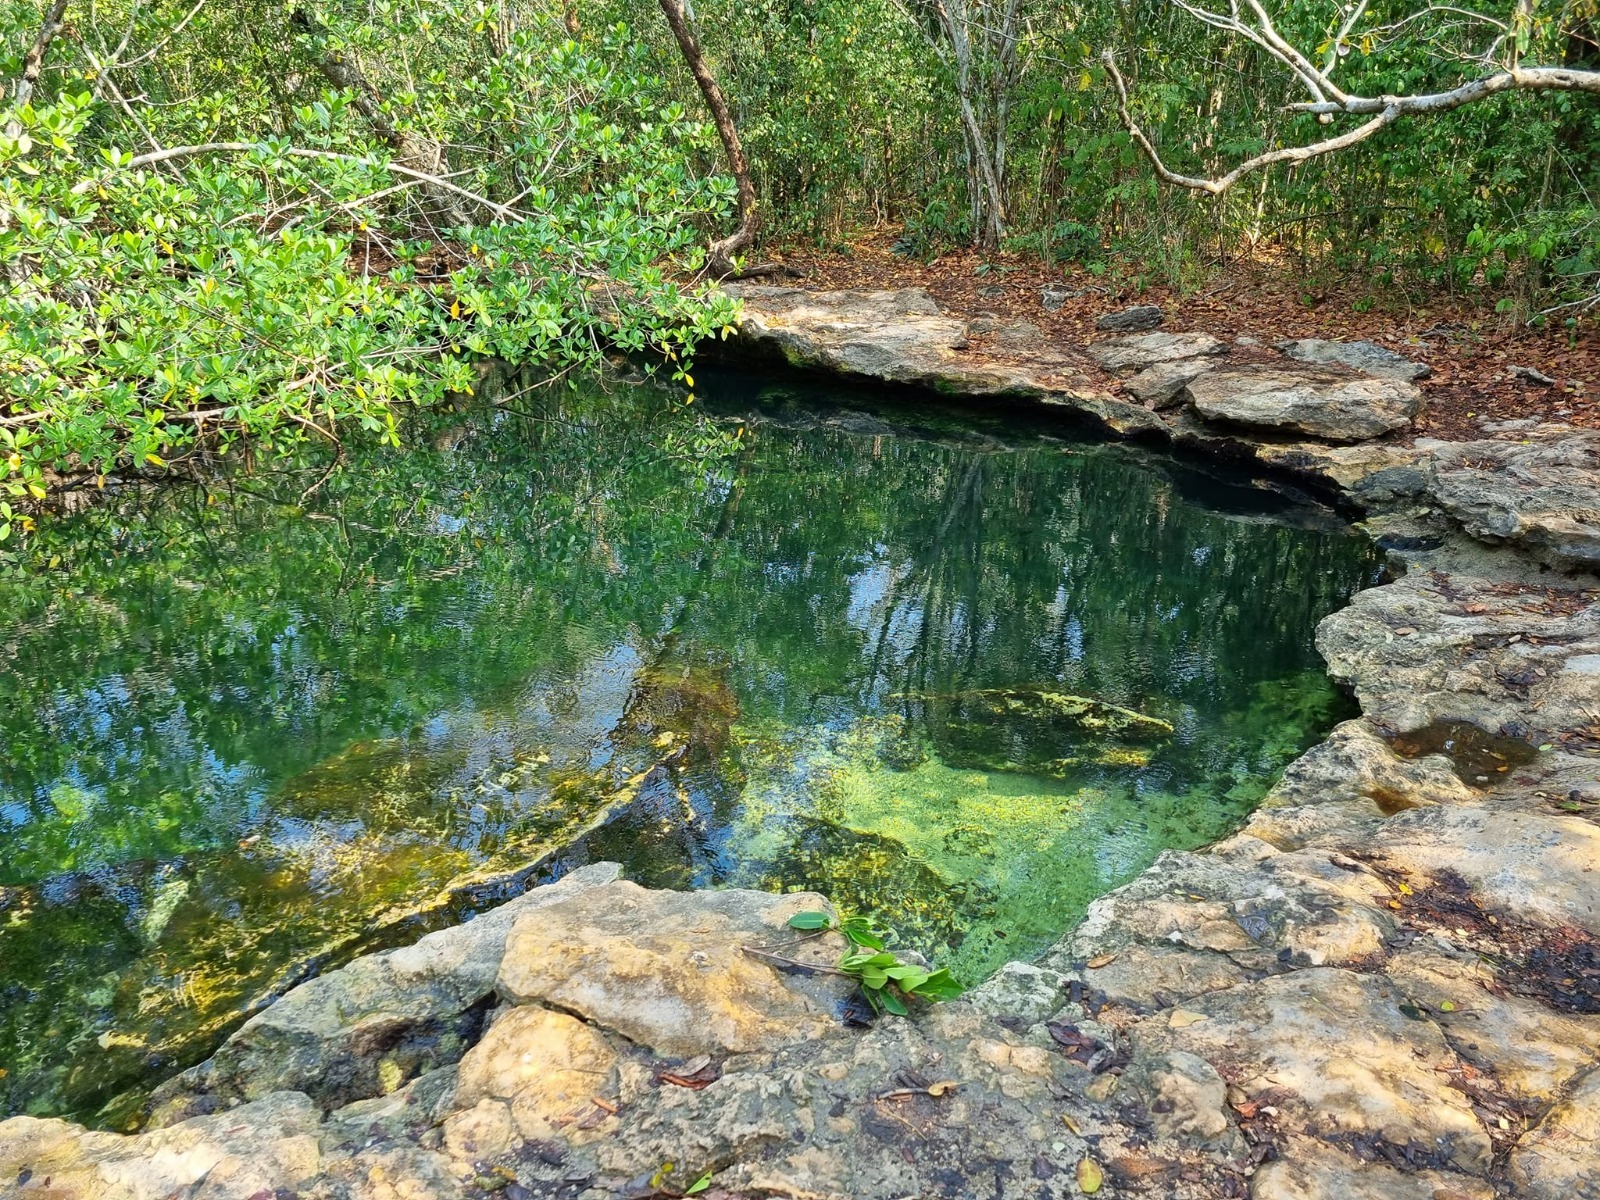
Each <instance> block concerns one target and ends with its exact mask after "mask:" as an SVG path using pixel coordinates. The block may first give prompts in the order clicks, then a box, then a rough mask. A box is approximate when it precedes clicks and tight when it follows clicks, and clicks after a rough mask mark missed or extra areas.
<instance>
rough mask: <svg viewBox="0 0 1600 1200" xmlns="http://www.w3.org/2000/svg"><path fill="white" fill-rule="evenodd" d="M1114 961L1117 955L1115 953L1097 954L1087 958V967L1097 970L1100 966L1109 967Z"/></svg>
mask: <svg viewBox="0 0 1600 1200" xmlns="http://www.w3.org/2000/svg"><path fill="white" fill-rule="evenodd" d="M1116 961H1117V956H1116V955H1115V954H1097V955H1095V956H1094V957H1093V958H1091V959H1090V960H1089V969H1090V970H1091V971H1098V970H1099V969H1100V968H1101V967H1109V966H1110V965H1111V964H1112V963H1114V962H1116Z"/></svg>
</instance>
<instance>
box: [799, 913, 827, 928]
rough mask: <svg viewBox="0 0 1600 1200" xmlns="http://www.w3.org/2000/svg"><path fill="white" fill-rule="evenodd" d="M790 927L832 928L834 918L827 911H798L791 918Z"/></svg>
mask: <svg viewBox="0 0 1600 1200" xmlns="http://www.w3.org/2000/svg"><path fill="white" fill-rule="evenodd" d="M789 928H790V929H805V930H815V929H832V928H833V918H832V917H830V916H829V915H828V914H827V913H825V912H798V913H795V915H794V916H792V917H790V918H789Z"/></svg>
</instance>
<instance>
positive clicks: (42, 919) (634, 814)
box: [0, 379, 1373, 1125]
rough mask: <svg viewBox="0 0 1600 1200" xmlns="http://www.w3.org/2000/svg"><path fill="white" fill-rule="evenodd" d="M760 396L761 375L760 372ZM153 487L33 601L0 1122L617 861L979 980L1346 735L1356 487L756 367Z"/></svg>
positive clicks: (112, 518)
mask: <svg viewBox="0 0 1600 1200" xmlns="http://www.w3.org/2000/svg"><path fill="white" fill-rule="evenodd" d="M758 392H759V394H758ZM715 393H716V394H714V395H712V396H711V397H709V400H710V405H709V407H710V408H711V409H712V415H709V416H708V415H707V413H706V411H705V409H706V408H707V407H708V406H707V404H706V399H707V398H704V397H703V398H702V400H701V402H700V403H697V404H695V405H692V406H687V407H686V406H684V405H682V404H679V403H676V402H673V401H670V400H669V399H668V398H666V397H665V396H664V395H663V394H661V393H659V392H656V391H653V390H650V389H648V388H644V387H633V388H616V389H613V390H612V391H610V392H609V393H593V394H581V395H580V394H574V393H570V392H569V393H564V394H561V395H559V396H556V397H550V396H547V395H543V394H542V393H540V392H538V391H531V392H527V393H525V394H521V395H514V396H510V397H506V396H502V397H501V400H502V403H503V405H504V407H502V408H500V409H498V410H493V411H491V410H488V409H486V408H485V409H480V410H477V411H475V412H467V413H461V414H455V415H436V416H433V417H430V418H429V419H428V420H427V421H426V422H419V423H418V424H417V426H416V427H415V428H414V429H413V430H412V431H411V441H412V444H413V449H412V451H411V452H409V453H407V454H379V453H374V454H371V455H358V456H357V457H356V459H355V460H354V461H353V462H351V463H350V464H349V465H348V466H347V467H346V468H345V469H344V470H341V471H338V472H335V473H334V474H332V475H331V476H329V477H328V478H327V479H326V480H325V481H324V482H322V483H321V484H320V486H317V487H316V488H315V490H313V491H311V492H310V494H309V495H307V494H306V492H307V489H308V488H311V487H312V485H313V484H316V483H317V482H318V480H319V478H320V476H321V471H320V470H319V469H308V470H303V471H282V472H277V473H266V474H254V475H248V474H240V475H238V476H236V477H233V478H224V479H217V480H212V481H210V482H209V483H206V484H195V485H182V486H178V487H169V488H163V489H160V490H157V491H137V492H133V491H130V492H127V493H125V494H123V495H121V496H118V497H115V498H114V499H113V500H112V501H111V502H110V503H107V504H104V505H100V506H97V507H95V508H94V509H92V510H90V511H88V512H86V513H85V514H83V515H82V516H80V517H77V518H74V519H72V520H71V521H65V522H62V523H60V524H58V525H57V526H56V527H55V528H54V529H53V530H52V531H51V532H50V534H49V536H50V537H51V538H54V539H56V541H57V542H58V543H59V544H58V547H57V549H58V551H59V553H61V555H62V556H63V557H64V558H65V559H66V560H67V561H68V562H69V563H70V564H71V572H72V573H71V574H70V575H66V574H64V573H63V572H61V571H57V572H55V573H44V574H40V575H36V576H34V577H32V578H29V579H23V580H15V581H11V582H7V583H4V584H0V605H3V611H5V612H6V613H7V614H8V616H9V617H10V618H11V626H10V629H9V631H8V632H7V634H6V647H5V649H6V653H7V658H8V661H9V668H8V670H7V671H6V672H5V673H4V675H3V676H0V722H3V727H4V728H3V732H4V736H5V739H6V746H7V752H6V753H5V755H4V761H3V764H0V845H3V847H4V853H3V855H0V1071H3V1072H4V1075H3V1077H0V1110H3V1111H5V1112H17V1111H28V1112H36V1113H71V1114H74V1115H77V1116H80V1117H87V1118H89V1119H93V1120H97V1121H99V1122H101V1123H107V1124H113V1125H118V1124H124V1123H126V1122H127V1120H129V1119H130V1117H131V1115H132V1114H133V1113H134V1112H135V1110H136V1108H137V1104H138V1102H139V1099H140V1097H141V1096H142V1095H143V1094H144V1092H145V1091H146V1090H147V1089H148V1088H149V1087H150V1086H151V1085H153V1083H154V1082H157V1081H159V1079H160V1078H162V1077H163V1076H164V1075H167V1074H170V1073H171V1072H172V1071H174V1070H176V1069H178V1068H180V1067H182V1066H184V1065H187V1064H188V1063H190V1062H193V1061H197V1060H198V1059H200V1058H202V1057H204V1056H205V1055H206V1054H207V1053H209V1051H210V1050H211V1049H212V1048H213V1047H214V1045H215V1044H216V1042H217V1040H218V1039H219V1038H220V1037H222V1036H224V1035H225V1034H226V1033H227V1032H228V1031H229V1030H230V1029H232V1028H233V1027H235V1026H236V1025H237V1024H238V1022H239V1021H240V1020H241V1019H242V1018H243V1016H244V1015H246V1014H248V1013H249V1012H251V1011H254V1010H255V1009H257V1008H259V1007H260V1006H261V1005H262V1004H264V1003H268V1002H270V1000H271V998H272V997H273V996H275V995H277V994H280V993H281V992H282V991H283V990H284V989H285V988H286V987H288V986H290V985H291V984H292V983H293V982H294V981H295V980H297V979H300V978H304V977H306V976H308V975H309V974H311V973H313V972H315V971H317V970H321V969H326V968H327V967H329V966H331V965H334V964H336V963H338V962H341V961H344V960H345V959H347V958H348V957H350V956H351V955H352V954H354V953H356V952H359V951H360V950H362V949H366V948H371V947H375V946H380V945H385V944H393V943H395V942H398V941H403V940H409V939H410V938H412V937H415V936H416V935H417V934H418V933H420V932H422V931H424V930H426V929H428V928H434V927H438V926H440V925H442V924H445V923H448V922H450V921H454V920H460V919H462V918H464V917H468V916H470V915H471V914H472V913H473V912H474V911H476V910H478V909H480V908H482V907H484V906H486V905H489V904H493V903H495V902H496V901H498V900H499V899H502V898H504V897H505V896H506V895H508V894H514V893H515V892H516V891H517V890H520V888H521V887H523V886H525V885H526V884H527V883H531V882H537V881H539V880H542V879H547V878H550V877H553V876H554V875H557V874H559V873H560V872H561V871H563V870H566V869H570V867H572V866H573V865H576V864H579V863H582V862H586V861H593V860H598V859H617V860H620V861H621V862H623V863H624V865H625V870H626V872H627V874H628V875H629V877H631V878H634V879H636V880H638V881H640V882H642V883H646V884H653V885H661V886H674V887H686V886H705V885H747V886H758V887H764V888H779V889H789V888H816V889H819V890H822V891H825V892H827V893H829V894H830V895H832V896H833V897H834V898H835V899H836V900H837V901H838V902H839V903H840V904H841V905H843V906H845V907H849V908H854V909H857V910H864V911H870V912H872V913H875V914H877V915H878V916H880V917H882V918H883V919H884V920H886V921H887V922H889V923H890V924H891V925H893V926H895V927H896V928H898V929H899V930H900V931H901V932H902V934H903V935H904V937H905V939H906V940H907V942H908V943H909V944H911V945H913V946H915V947H917V948H918V949H921V950H923V951H924V952H926V953H928V954H929V955H930V956H933V957H935V958H937V959H938V960H940V961H942V962H948V963H950V964H951V965H952V966H953V968H954V970H955V971H956V973H957V974H958V976H959V977H961V978H963V979H964V980H966V981H968V982H974V981H977V980H979V979H981V978H983V976H984V975H985V974H986V973H987V972H989V971H991V970H993V969H994V968H995V967H996V966H997V965H999V964H1000V963H1002V962H1004V961H1005V960H1007V959H1009V958H1016V957H1023V956H1026V955H1028V954H1030V953H1033V952H1036V951H1038V950H1040V949H1041V948H1043V947H1044V946H1045V945H1047V944H1048V943H1049V942H1050V940H1051V939H1052V938H1054V937H1055V936H1057V935H1058V934H1059V933H1060V932H1061V931H1062V930H1063V929H1065V928H1066V927H1067V926H1069V925H1070V924H1071V923H1072V922H1073V921H1074V920H1075V919H1076V918H1077V917H1078V916H1080V915H1081V914H1082V912H1083V909H1084V907H1085V906H1086V905H1087V903H1088V902H1089V901H1090V900H1092V899H1093V898H1094V897H1095V896H1097V895H1099V894H1101V893H1103V892H1104V891H1106V890H1108V889H1109V888H1112V887H1114V886H1116V885H1117V884H1119V883H1121V882H1123V881H1125V880H1127V879H1128V878H1129V877H1131V876H1132V875H1134V874H1136V873H1137V872H1138V871H1139V870H1140V869H1142V868H1143V867H1144V866H1145V865H1147V864H1148V863H1149V862H1150V860H1151V859H1152V858H1153V857H1154V856H1155V855H1156V854H1157V853H1158V852H1159V851H1160V850H1162V849H1163V848H1166V847H1174V846H1178V847H1192V846H1198V845H1201V844H1204V843H1206V842H1208V841H1210V840H1213V839H1215V838H1217V837H1219V836H1221V835H1223V834H1225V833H1226V832H1227V831H1228V830H1229V829H1230V828H1232V827H1233V826H1234V825H1236V824H1237V822H1238V821H1239V820H1240V819H1241V818H1242V817H1243V816H1244V815H1245V814H1246V813H1247V812H1248V811H1249V809H1250V807H1251V806H1252V805H1253V804H1254V803H1255V802H1256V801H1257V800H1258V799H1259V798H1260V796H1261V794H1262V792H1263V791H1264V789H1265V788H1266V787H1267V786H1268V785H1269V784H1270V782H1271V780H1272V779H1273V778H1274V776H1275V774H1276V772H1277V771H1278V770H1279V769H1280V768H1281V767H1282V766H1283V764H1284V763H1286V762H1287V761H1288V760H1289V759H1290V758H1291V757H1293V756H1294V755H1295V754H1296V753H1298V752H1299V751H1300V750H1301V749H1303V748H1304V747H1305V746H1307V745H1308V744H1310V743H1311V742H1312V741H1314V740H1316V739H1317V738H1318V737H1319V736H1320V735H1321V734H1322V733H1323V732H1325V731H1326V730H1327V728H1328V727H1329V726H1330V725H1331V724H1332V723H1333V722H1334V721H1335V720H1337V719H1339V718H1340V717H1342V716H1343V715H1345V712H1344V708H1343V702H1342V701H1341V700H1340V698H1339V697H1338V696H1337V695H1336V694H1335V693H1334V691H1333V690H1332V689H1331V687H1330V686H1329V684H1328V682H1327V680H1326V678H1325V677H1324V675H1323V673H1322V670H1321V663H1320V661H1319V660H1318V658H1317V656H1316V654H1315V652H1314V650H1313V649H1312V635H1313V631H1314V628H1315V625H1316V622H1317V621H1318V620H1319V619H1320V618H1321V617H1322V616H1323V615H1325V614H1326V613H1328V612H1330V611H1331V610H1333V609H1334V608H1337V607H1338V606H1339V605H1340V604H1341V603H1342V602H1343V600H1344V599H1345V597H1347V596H1348V595H1349V594H1350V593H1351V592H1352V591H1353V590H1355V589H1356V588H1358V587H1359V586H1364V585H1365V584H1366V583H1368V582H1370V581H1371V577H1372V570H1373V563H1372V560H1371V557H1370V555H1369V552H1368V550H1367V549H1366V547H1365V543H1364V542H1363V541H1362V540H1360V539H1358V538H1355V537H1353V536H1351V535H1350V534H1349V533H1348V532H1347V531H1346V530H1344V529H1343V528H1342V527H1341V526H1340V525H1339V524H1338V522H1336V521H1334V520H1333V519H1332V518H1331V517H1330V516H1329V515H1328V514H1327V513H1324V512H1320V511H1318V510H1315V509H1309V508H1304V507H1296V506H1294V505H1291V504H1288V503H1287V502H1285V501H1283V500H1281V499H1279V498H1278V497H1276V496H1274V495H1272V494H1270V493H1268V492H1264V491H1258V490H1253V489H1250V488H1246V487H1238V486H1233V487H1225V486H1221V485H1218V484H1217V483H1215V482H1214V481H1211V480H1209V479H1206V478H1205V477H1203V476H1200V475H1198V474H1197V473H1195V472H1194V471H1193V470H1192V469H1189V468H1184V467H1181V466H1179V465H1178V464H1175V463H1173V462H1171V461H1168V460H1164V459H1161V458H1158V457H1152V456H1149V455H1146V454H1143V453H1140V452H1137V451H1133V450H1130V449H1128V448H1125V447H1119V446H1108V445H1095V444H1089V443H1081V442H1073V441H1064V440H1061V439H1060V437H1059V435H1054V436H1053V435H1051V434H1050V433H1049V432H1048V431H1043V430H1039V431H1033V432H1029V431H1026V430H1019V429H1017V428H1016V427H1015V426H1012V427H1010V428H1007V429H1004V430H1000V429H998V428H995V427H985V426H983V425H981V424H980V423H978V422H976V421H975V419H973V418H971V417H970V416H967V417H963V416H961V415H959V414H945V415H930V414H929V413H928V412H927V411H926V409H925V408H924V409H923V410H920V411H918V410H912V409H907V408H903V407H900V408H897V407H895V406H893V405H888V404H886V403H881V402H880V403H877V404H876V407H875V408H874V410H873V411H870V412H869V411H863V410H861V409H859V408H849V407H845V408H841V407H839V406H838V401H839V400H840V399H841V397H840V396H839V395H838V394H836V393H825V392H816V391H811V392H808V391H807V390H805V389H804V388H799V389H797V388H794V387H787V388H784V387H768V388H766V389H764V390H761V389H758V388H757V387H755V386H754V385H751V384H749V383H746V382H742V381H739V380H737V379H730V380H728V381H725V382H724V384H723V385H722V386H721V387H719V388H717V389H715Z"/></svg>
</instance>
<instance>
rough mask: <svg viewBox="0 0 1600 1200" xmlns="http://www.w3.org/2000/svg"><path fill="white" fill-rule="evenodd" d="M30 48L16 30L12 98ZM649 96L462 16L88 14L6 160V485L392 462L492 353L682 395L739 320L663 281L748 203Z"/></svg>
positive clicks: (133, 0) (485, 18) (633, 82)
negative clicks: (618, 374)
mask: <svg viewBox="0 0 1600 1200" xmlns="http://www.w3.org/2000/svg"><path fill="white" fill-rule="evenodd" d="M39 22H40V15H39V8H38V6H36V5H33V4H26V3H23V4H10V5H8V6H5V7H4V8H3V9H0V35H3V44H4V46H5V50H6V54H7V61H0V75H4V76H5V77H7V78H18V77H20V76H21V74H22V72H23V70H24V64H23V62H22V56H23V53H24V51H25V50H26V48H27V46H28V45H29V44H30V43H31V41H32V39H33V38H34V36H35V33H36V31H37V29H38V27H39ZM651 69H652V68H651V67H650V65H649V64H648V63H647V62H645V61H644V56H643V55H642V54H641V53H640V51H639V49H638V47H637V46H636V45H635V44H634V43H633V41H632V39H631V37H630V34H629V32H628V30H627V29H626V27H624V26H621V25H618V26H614V27H611V28H606V29H602V30H598V31H597V32H596V33H594V34H593V35H592V36H587V37H585V39H584V40H583V43H582V44H581V45H579V44H578V43H575V42H572V41H570V40H569V39H568V38H567V37H566V35H565V33H564V32H563V31H562V30H561V29H560V28H559V26H558V25H552V24H550V23H548V22H530V23H527V24H519V25H518V26H517V27H515V28H514V29H507V28H503V27H502V26H501V25H500V24H498V23H496V21H495V20H494V19H493V16H492V14H489V13H487V12H486V10H485V6H483V5H474V4H470V3H465V2H452V3H432V4H428V5H426V6H416V5H393V4H389V3H386V2H383V3H376V4H373V5H370V6H368V5H361V6H349V7H348V9H345V8H339V7H337V6H334V7H330V9H329V10H328V11H325V12H319V13H315V14H312V13H308V12H305V11H301V10H298V9H294V10H286V9H285V8H283V7H281V6H277V5H272V4H267V3H259V4H250V3H246V4H239V5H231V4H230V5H210V6H206V5H203V4H202V5H196V6H193V8H192V11H191V10H190V9H187V8H186V9H184V10H182V11H181V12H180V11H179V10H177V9H173V8H171V7H170V6H145V5H142V4H141V3H139V0H129V2H128V3H125V4H101V5H97V6H95V7H94V8H93V9H90V8H88V6H84V7H83V9H82V11H79V10H78V6H75V5H70V6H68V23H67V25H66V26H65V27H64V28H63V29H62V31H61V33H60V34H59V35H58V36H57V37H56V38H55V40H54V43H53V45H52V46H51V48H50V55H49V59H48V66H47V69H46V70H44V71H43V72H42V73H41V75H40V79H39V84H38V89H37V91H36V92H35V94H34V95H33V97H32V99H31V102H30V103H28V104H26V105H24V106H23V107H21V108H20V109H13V110H12V111H11V112H10V113H9V114H5V115H7V116H8V117H9V118H10V121H9V124H8V125H7V128H6V131H5V133H4V134H3V135H0V265H3V269H4V271H5V272H6V274H7V281H8V286H7V287H6V288H5V290H4V293H3V296H0V364H3V365H0V372H3V374H0V380H3V382H0V387H3V389H4V408H3V414H4V415H3V416H0V442H3V443H4V444H3V447H0V449H3V451H4V456H3V458H0V463H3V464H4V465H0V481H3V482H4V483H5V484H6V485H7V486H8V488H9V490H10V492H11V495H12V496H13V497H14V498H15V497H22V498H27V497H28V496H29V495H31V496H32V497H39V498H42V497H43V495H44V494H45V491H46V489H47V488H49V487H51V486H53V485H69V484H72V483H74V482H79V483H81V482H83V481H84V480H86V479H87V480H89V481H97V480H98V477H99V476H102V475H103V474H104V473H106V472H108V471H112V470H116V469H118V468H122V469H126V468H128V467H130V466H131V467H135V468H138V467H144V468H146V469H149V468H152V467H153V468H162V467H165V466H166V465H167V464H168V463H170V462H172V461H173V460H174V459H176V458H181V457H183V456H186V455H190V454H193V453H196V452H198V451H199V450H201V449H204V450H205V452H207V453H227V452H228V451H229V448H230V446H232V445H234V444H235V442H236V440H237V439H239V438H240V437H241V436H244V435H247V437H248V444H249V448H250V452H252V453H255V452H257V451H265V452H272V451H281V450H282V449H284V448H285V447H286V446H288V445H292V444H293V443H296V442H299V441H302V440H304V439H306V438H322V439H327V440H329V441H330V442H331V441H337V440H338V439H340V438H342V437H344V436H347V435H348V431H350V430H356V431H364V432H365V433H366V434H367V435H368V436H376V437H379V438H383V439H388V440H393V438H394V429H395V406H396V405H399V404H416V403H427V402H432V401H436V400H438V399H439V398H441V397H443V396H445V395H447V394H450V393H453V392H455V393H459V392H470V391H471V390H472V385H473V382H474V378H475V369H474V366H473V365H472V364H473V360H474V359H477V358H481V357H482V356H488V355H493V356H500V357H504V358H509V359H512V360H528V361H532V362H536V363H540V364H542V365H543V366H545V367H546V368H547V369H548V370H549V371H550V372H552V373H553V374H555V375H559V374H561V373H562V372H571V371H574V370H592V369H593V368H595V367H596V366H597V365H598V363H599V362H600V360H601V357H602V355H603V354H604V353H605V352H606V351H607V350H609V349H612V348H620V349H623V350H636V351H645V350H648V351H651V352H653V353H654V354H655V355H656V356H664V357H665V359H666V360H667V361H669V362H672V363H674V364H676V365H677V366H678V367H679V374H680V376H681V374H682V366H683V364H684V362H685V356H686V355H687V354H688V353H689V351H690V348H691V347H692V344H693V342H694V341H695V340H697V339H699V338H703V337H706V336H709V335H712V334H714V333H715V332H717V331H718V330H720V329H721V328H723V327H725V326H726V324H727V322H728V319H729V317H730V314H731V311H732V306H731V304H730V303H729V302H728V301H727V300H726V299H720V298H717V297H716V296H714V295H713V294H711V293H710V292H709V289H708V288H707V287H706V286H705V285H697V286H690V287H684V286H682V285H680V284H679V283H678V282H675V275H674V267H675V266H677V267H683V268H688V269H692V268H693V267H694V266H695V260H696V256H697V254H698V253H699V251H698V247H699V246H700V245H701V244H702V243H703V240H704V237H703V234H704V227H705V226H707V225H709V224H711V223H712V222H714V221H716V220H718V219H720V217H721V216H722V214H723V213H724V210H725V208H726V206H727V201H728V197H729V196H730V195H731V189H730V188H729V187H728V186H727V185H726V182H725V181H723V180H719V179H717V178H715V177H714V176H711V175H709V174H708V173H707V172H706V171H705V170H704V169H702V167H703V161H704V155H702V154H701V153H700V151H701V149H702V147H703V146H704V145H705V144H706V143H707V136H706V133H705V130H704V129H703V127H702V125H701V123H700V122H699V120H698V119H697V118H695V117H693V116H691V115H690V114H689V112H688V111H687V110H686V109H685V107H684V106H683V105H682V104H680V103H678V102H677V101H675V100H673V99H670V98H668V97H667V96H666V94H665V93H666V90H667V89H665V88H664V87H663V86H662V85H661V84H660V83H659V82H658V81H656V80H654V79H653V78H652V77H651V76H650V74H649V72H650V70H651ZM196 147H200V148H203V149H198V150H196V149H194V148H196ZM164 155H165V156H164ZM11 516H12V513H11V510H10V509H9V508H7V509H5V510H0V535H4V534H6V533H9V532H11V528H10V526H11V525H12V524H13V522H12V521H11V520H10V518H11Z"/></svg>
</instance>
